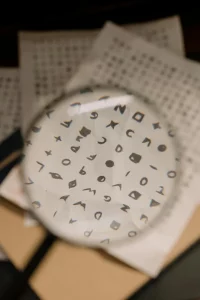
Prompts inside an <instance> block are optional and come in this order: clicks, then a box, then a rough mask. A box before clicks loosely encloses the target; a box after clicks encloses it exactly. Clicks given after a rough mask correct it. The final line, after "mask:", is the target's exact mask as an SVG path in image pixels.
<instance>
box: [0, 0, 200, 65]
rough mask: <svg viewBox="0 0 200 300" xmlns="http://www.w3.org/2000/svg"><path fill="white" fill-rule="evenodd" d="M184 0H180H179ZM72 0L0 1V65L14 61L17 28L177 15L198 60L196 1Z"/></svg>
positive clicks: (91, 24)
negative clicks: (38, 0)
mask: <svg viewBox="0 0 200 300" xmlns="http://www.w3.org/2000/svg"><path fill="white" fill-rule="evenodd" d="M183 1H184V0H183ZM183 1H178V0H159V1H158V0H101V1H100V0H93V1H91V0H85V1H83V0H76V1H73V0H72V1H65V2H64V1H59V0H57V1H55V0H53V2H50V0H49V2H46V1H40V2H37V1H36V2H35V1H34V2H33V1H28V2H24V4H22V1H21V2H20V1H19V2H17V3H15V2H14V3H12V2H11V3H10V2H9V1H7V2H3V3H1V4H2V7H1V15H0V38H1V40H0V41H1V42H0V66H17V65H18V46H17V32H18V31H19V30H36V31H37V30H64V29H92V28H99V27H102V26H103V24H104V23H105V21H106V20H111V21H113V22H116V23H118V24H123V23H134V22H145V21H151V20H155V19H159V18H165V17H168V16H172V15H175V14H178V15H180V17H181V22H182V27H183V32H184V39H185V47H186V53H187V56H188V57H189V58H192V59H196V60H200V9H198V5H199V1H195V0H190V1H188V0H187V1H186V2H183ZM1 2H2V1H1Z"/></svg>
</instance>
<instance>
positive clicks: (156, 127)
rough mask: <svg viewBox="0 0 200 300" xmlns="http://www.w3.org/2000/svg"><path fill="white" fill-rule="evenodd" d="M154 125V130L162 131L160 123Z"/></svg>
mask: <svg viewBox="0 0 200 300" xmlns="http://www.w3.org/2000/svg"><path fill="white" fill-rule="evenodd" d="M152 125H153V129H161V127H160V124H159V122H158V123H154V124H152Z"/></svg>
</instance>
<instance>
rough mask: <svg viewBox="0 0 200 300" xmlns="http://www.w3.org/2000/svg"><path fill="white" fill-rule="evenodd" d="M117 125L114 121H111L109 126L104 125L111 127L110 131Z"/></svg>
mask: <svg viewBox="0 0 200 300" xmlns="http://www.w3.org/2000/svg"><path fill="white" fill-rule="evenodd" d="M118 124H119V123H116V122H114V121H111V122H110V124H108V125H106V127H112V129H114V128H115V126H116V125H118Z"/></svg>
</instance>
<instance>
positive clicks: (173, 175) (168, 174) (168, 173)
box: [167, 171, 176, 178]
mask: <svg viewBox="0 0 200 300" xmlns="http://www.w3.org/2000/svg"><path fill="white" fill-rule="evenodd" d="M167 176H168V177H169V178H175V177H176V172H175V171H169V172H167Z"/></svg>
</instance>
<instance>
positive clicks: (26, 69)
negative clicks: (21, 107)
mask: <svg viewBox="0 0 200 300" xmlns="http://www.w3.org/2000/svg"><path fill="white" fill-rule="evenodd" d="M168 21H169V22H168ZM168 21H163V23H162V22H160V24H159V23H157V24H159V26H158V27H156V24H155V32H154V33H155V34H154V33H152V37H154V41H155V42H156V40H157V41H158V40H159V42H158V44H160V41H161V43H162V41H163V44H161V46H166V45H165V42H166V38H162V33H161V34H160V35H159V34H157V32H161V31H163V29H162V30H160V29H161V28H162V26H160V25H161V24H162V25H163V26H164V30H166V29H167V28H170V31H168V29H167V30H166V32H167V36H168V37H170V38H167V40H168V45H169V46H170V47H169V48H171V49H173V50H175V52H178V53H180V54H182V50H183V46H182V45H183V44H182V43H180V41H181V37H182V34H181V32H180V31H179V30H180V27H179V26H180V25H179V21H178V20H177V19H173V22H174V23H173V24H174V25H173V26H172V27H171V26H170V23H171V21H172V20H168ZM165 22H166V23H165ZM171 24H172V23H171ZM144 26H145V25H144ZM174 26H175V27H174ZM149 27H150V25H149V24H148V25H147V29H148V28H149ZM158 28H159V29H158ZM175 28H176V29H175ZM152 30H153V29H152ZM169 32H170V33H169ZM175 32H176V33H177V36H176V37H175V34H174V33H175ZM148 35H149V31H148ZM155 35H157V36H156V39H155ZM33 36H34V35H32V34H31V35H29V37H27V36H26V37H24V36H22V40H23V45H22V53H23V54H25V52H26V51H27V50H28V51H30V56H29V53H28V51H27V52H26V55H23V57H22V58H21V61H22V72H23V74H22V79H23V78H24V80H22V87H23V88H25V92H24V99H25V97H26V96H28V99H29V98H32V100H33V98H34V99H35V96H36V94H37V93H36V89H35V87H34V81H35V79H34V78H33V77H34V76H33V72H32V71H33V68H32V67H33V64H32V63H31V62H33V61H34V60H33V58H32V55H33V52H34V54H36V55H37V54H38V53H39V54H40V53H41V52H43V50H44V48H45V47H44V46H43V45H44V44H45V42H44V40H46V43H47V44H50V46H49V47H50V48H53V47H55V48H56V47H57V48H58V49H60V48H62V46H63V45H64V42H63V37H62V38H60V40H59V42H58V41H57V39H59V38H58V35H57V34H56V37H55V35H53V36H52V35H51V34H49V37H47V35H45V38H44V36H43V37H40V38H39V40H38V37H37V35H36V40H35V39H34V38H33ZM158 36H159V38H158ZM160 36H161V38H160ZM65 38H66V36H65ZM148 38H149V37H148ZM48 40H50V42H49V43H48ZM78 40H79V42H80V39H78V38H77V39H75V41H76V42H75V45H74V38H73V41H72V40H71V42H70V43H68V45H69V46H72V48H71V49H73V46H77V44H78V48H79V46H80V44H81V43H79V42H78ZM84 40H86V42H85V44H86V49H88V46H90V45H91V41H89V45H87V43H88V41H87V38H84ZM152 40H153V39H152ZM172 41H173V42H172ZM33 45H34V47H35V48H34V51H33V48H32V47H33ZM82 45H83V43H82ZM42 46H43V47H42ZM82 47H83V48H84V46H82ZM69 48H70V47H69ZM45 49H47V50H48V47H46V48H45ZM177 50H178V51H177ZM87 51H88V50H86V51H84V55H85V54H87ZM179 51H180V52H179ZM54 52H56V55H55V53H54ZM57 52H58V53H60V50H55V51H53V53H51V54H52V57H53V56H54V57H57ZM70 54H71V55H73V51H71V52H70ZM84 55H83V56H84ZM39 56H40V62H41V64H43V66H44V65H45V63H44V56H43V57H42V55H39ZM80 56H81V58H80V60H79V62H80V61H81V59H82V58H83V56H82V55H80ZM60 57H61V55H60ZM76 57H77V56H76ZM27 59H28V61H29V62H30V64H27ZM72 64H73V65H74V62H73V59H72ZM72 64H71V65H72ZM47 65H48V66H49V62H47ZM51 65H52V64H51ZM64 67H66V62H65V61H64ZM64 67H63V69H62V68H60V69H59V66H58V63H57V66H55V68H56V70H58V72H57V73H56V72H55V71H54V78H55V77H56V76H57V74H63V73H62V72H63V70H64ZM76 67H77V65H76ZM76 67H75V68H74V69H73V71H74V70H75V69H76ZM55 68H54V69H55ZM66 68H67V67H66ZM44 70H45V67H43V71H44ZM49 71H50V72H51V71H53V68H51V69H50V70H48V71H47V72H46V73H45V74H43V73H42V68H41V69H40V70H37V74H38V75H39V74H40V76H43V75H44V76H46V74H49ZM61 71H62V72H61ZM67 72H68V73H70V72H71V69H70V68H69V69H67ZM64 73H65V72H64ZM70 75H71V74H70ZM48 76H49V75H48ZM31 77H32V78H31ZM67 78H69V77H67V76H66V75H64V77H63V78H62V80H61V78H60V79H58V81H57V82H58V83H56V84H55V86H56V87H57V86H58V89H59V87H60V86H61V85H62V84H63V82H64V81H65V80H66V79H67ZM48 80H49V79H48ZM53 80H54V79H52V81H51V82H50V84H49V85H51V84H52V82H54V81H53ZM54 83H55V82H54ZM26 86H27V87H28V88H27V89H26ZM23 90H24V89H23ZM28 91H29V92H28ZM30 91H31V92H30ZM43 91H44V92H41V94H42V95H46V94H49V93H51V92H52V91H51V89H49V88H46V87H45V85H44V86H43ZM53 92H56V91H53ZM39 93H40V91H39ZM40 101H41V99H40ZM42 104H43V103H42ZM189 173H191V172H190V171H189ZM185 184H188V183H187V182H185ZM184 224H185V222H184ZM178 234H179V232H178ZM173 242H174V240H173ZM146 248H147V247H146V244H144V249H146ZM154 250H155V249H154ZM168 250H169V249H168ZM114 251H115V253H114ZM123 251H124V255H123V253H122V255H121V254H119V253H118V251H117V250H116V249H114V250H113V249H112V252H113V253H114V255H116V256H118V257H120V259H122V260H124V261H126V256H127V253H126V251H127V250H126V249H124V250H123ZM138 251H139V253H141V252H142V248H141V247H139V250H138ZM144 252H145V251H144ZM166 252H167V251H166ZM136 254H137V256H138V253H137V251H136ZM145 255H147V253H146V252H145V253H144V255H143V257H144V260H145ZM131 256H132V255H131ZM137 256H136V257H134V259H133V261H132V262H130V261H129V260H128V261H127V262H128V263H129V264H130V265H133V266H135V267H137V265H138V263H137V261H140V259H139V260H138V257H137ZM140 257H141V255H140ZM164 257H165V254H164V253H163V252H162V253H161V261H163V259H164ZM146 260H148V255H147V258H146ZM153 263H155V261H153ZM160 263H161V262H158V264H157V265H156V267H155V266H149V264H147V266H146V268H145V266H144V265H145V264H142V263H141V264H140V263H139V266H138V268H139V269H141V270H144V271H145V272H147V273H148V274H151V275H153V276H155V275H156V274H157V272H158V271H159V266H160Z"/></svg>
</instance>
